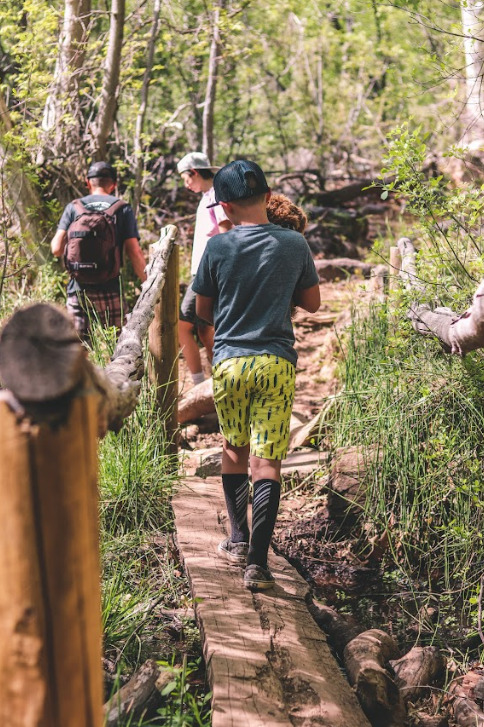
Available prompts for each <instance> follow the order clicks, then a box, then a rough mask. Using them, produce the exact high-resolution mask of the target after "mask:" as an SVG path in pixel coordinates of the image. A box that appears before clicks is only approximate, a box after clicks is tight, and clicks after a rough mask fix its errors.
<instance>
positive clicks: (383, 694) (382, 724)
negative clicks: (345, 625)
mask: <svg viewBox="0 0 484 727" xmlns="http://www.w3.org/2000/svg"><path fill="white" fill-rule="evenodd" d="M398 656H399V653H398V647H397V645H396V643H395V641H394V640H393V639H392V637H391V636H389V635H388V634H386V633H385V632H384V631H380V630H379V629H371V630H370V631H364V632H363V633H362V634H359V635H358V636H356V637H355V638H354V639H353V640H352V641H350V642H349V643H348V644H347V645H346V647H345V650H344V663H345V668H346V672H347V675H348V679H349V682H350V684H351V685H352V686H353V687H354V689H355V692H356V694H357V696H358V699H359V700H360V704H361V706H362V707H363V711H364V712H365V714H366V715H367V717H368V718H369V719H370V721H371V722H372V724H373V726H374V727H403V725H404V722H405V717H406V710H405V707H404V704H403V700H402V697H401V694H400V690H399V689H398V687H397V685H396V684H395V682H394V680H393V679H392V677H391V676H390V674H389V673H388V671H387V670H386V669H385V665H386V664H387V663H388V662H389V660H390V659H395V658H396V657H398Z"/></svg>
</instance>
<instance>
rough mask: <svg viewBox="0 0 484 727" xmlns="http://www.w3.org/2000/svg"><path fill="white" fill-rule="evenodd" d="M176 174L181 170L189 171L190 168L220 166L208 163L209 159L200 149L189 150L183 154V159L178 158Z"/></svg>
mask: <svg viewBox="0 0 484 727" xmlns="http://www.w3.org/2000/svg"><path fill="white" fill-rule="evenodd" d="M176 168H177V171H178V174H183V172H189V171H190V169H213V170H214V171H215V170H216V169H220V167H214V166H213V164H210V159H209V158H208V156H207V155H206V154H204V153H203V152H201V151H191V152H190V153H189V154H185V156H184V157H183V159H180V161H179V162H178V164H177V165H176Z"/></svg>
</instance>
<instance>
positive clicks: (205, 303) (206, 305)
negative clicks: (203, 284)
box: [195, 293, 213, 325]
mask: <svg viewBox="0 0 484 727" xmlns="http://www.w3.org/2000/svg"><path fill="white" fill-rule="evenodd" d="M195 307H196V312H197V316H198V317H199V318H201V319H202V321H206V322H207V323H210V325H213V298H209V297H208V296H207V295H200V293H197V301H196V304H195Z"/></svg>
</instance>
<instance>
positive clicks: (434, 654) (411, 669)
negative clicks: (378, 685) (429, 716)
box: [390, 646, 446, 702]
mask: <svg viewBox="0 0 484 727" xmlns="http://www.w3.org/2000/svg"><path fill="white" fill-rule="evenodd" d="M445 664H446V661H445V658H444V656H443V655H442V653H441V651H440V649H438V648H437V647H436V646H415V647H414V648H413V649H410V651H409V652H408V653H407V654H405V656H403V657H402V658H401V659H397V660H395V661H390V666H391V667H392V668H393V671H394V672H395V682H396V683H397V686H398V687H399V689H400V691H401V692H402V696H403V699H404V701H405V702H413V701H415V700H416V699H419V698H421V697H423V696H425V694H426V692H427V691H428V689H427V687H429V686H430V685H435V684H436V683H437V682H439V680H441V679H443V677H444V675H445Z"/></svg>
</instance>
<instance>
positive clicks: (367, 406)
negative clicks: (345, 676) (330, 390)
mask: <svg viewBox="0 0 484 727" xmlns="http://www.w3.org/2000/svg"><path fill="white" fill-rule="evenodd" d="M341 374H342V379H343V381H344V386H345V388H344V394H343V395H342V396H341V397H339V399H338V403H337V411H336V412H335V417H334V422H335V423H334V443H335V446H347V445H363V446H364V447H370V446H376V447H377V448H378V450H379V454H380V458H376V460H375V461H378V464H375V465H374V466H373V467H370V469H369V472H368V475H367V479H366V482H365V485H366V488H367V490H366V492H367V496H366V508H365V512H364V515H363V516H364V520H365V522H366V523H367V528H369V530H370V535H371V534H372V531H373V534H375V535H382V533H383V532H386V533H388V536H389V542H390V549H389V551H388V554H387V558H386V562H385V568H386V569H387V571H388V572H393V573H395V574H398V577H399V578H400V579H402V580H403V581H405V582H406V583H407V584H412V585H411V586H410V587H411V589H412V591H413V597H414V599H415V600H416V604H415V605H416V606H418V605H419V603H420V605H421V603H422V602H424V601H425V599H426V598H427V599H428V597H429V596H430V595H432V594H434V593H438V594H439V595H440V597H441V599H442V598H443V599H444V600H445V602H446V603H447V604H448V605H449V607H450V608H452V607H453V608H454V609H456V612H458V613H459V614H460V616H461V617H462V620H463V622H464V623H472V622H473V620H475V615H476V614H475V603H476V592H477V589H478V585H479V581H480V577H481V572H482V563H483V557H482V531H483V524H484V513H483V507H484V495H483V493H482V482H483V481H484V478H483V454H484V401H483V397H482V393H483V392H482V380H483V379H482V376H483V374H484V359H483V357H482V355H481V354H473V355H472V356H471V357H470V359H469V362H468V364H467V366H464V365H463V363H462V362H461V361H460V360H459V359H456V358H455V357H450V356H446V355H444V354H443V353H442V352H441V350H440V347H439V344H438V342H436V341H434V340H428V339H425V338H423V337H422V336H418V335H416V334H415V333H414V332H413V331H412V330H411V329H410V326H409V324H408V322H406V321H405V318H404V316H403V315H402V316H399V315H397V314H394V313H392V314H391V315H389V312H388V310H387V309H386V307H384V306H382V307H375V308H373V309H372V310H371V311H370V314H369V316H368V317H355V319H354V323H353V325H352V327H351V328H350V330H349V332H348V336H347V340H346V345H345V354H344V359H343V363H342V371H341ZM367 534H368V533H367Z"/></svg>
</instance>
